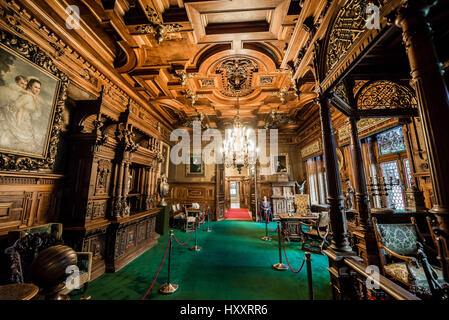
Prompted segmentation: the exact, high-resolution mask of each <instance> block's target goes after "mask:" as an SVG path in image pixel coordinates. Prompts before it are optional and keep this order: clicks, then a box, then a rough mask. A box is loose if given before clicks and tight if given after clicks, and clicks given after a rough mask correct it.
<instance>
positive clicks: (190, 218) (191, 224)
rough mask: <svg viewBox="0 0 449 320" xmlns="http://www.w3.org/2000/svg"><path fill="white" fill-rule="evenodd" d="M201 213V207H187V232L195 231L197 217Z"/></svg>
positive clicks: (185, 229)
mask: <svg viewBox="0 0 449 320" xmlns="http://www.w3.org/2000/svg"><path fill="white" fill-rule="evenodd" d="M200 213H201V210H200V209H194V208H185V215H186V219H185V228H184V231H185V232H190V231H194V230H195V228H196V221H197V218H199V215H200Z"/></svg>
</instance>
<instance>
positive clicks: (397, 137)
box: [377, 127, 405, 155]
mask: <svg viewBox="0 0 449 320" xmlns="http://www.w3.org/2000/svg"><path fill="white" fill-rule="evenodd" d="M377 145H378V147H379V154H380V155H384V154H389V153H393V152H399V151H403V150H405V141H404V132H402V127H396V128H393V129H390V130H388V131H385V132H382V133H379V134H378V135H377Z"/></svg>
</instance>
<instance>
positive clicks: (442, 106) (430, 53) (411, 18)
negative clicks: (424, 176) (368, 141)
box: [396, 0, 449, 280]
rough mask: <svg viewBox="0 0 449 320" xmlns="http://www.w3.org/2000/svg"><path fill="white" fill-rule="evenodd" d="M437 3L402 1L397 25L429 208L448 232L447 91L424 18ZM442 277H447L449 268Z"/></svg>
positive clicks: (448, 115)
mask: <svg viewBox="0 0 449 320" xmlns="http://www.w3.org/2000/svg"><path fill="white" fill-rule="evenodd" d="M437 2H438V1H435V0H432V1H429V0H427V1H423V0H408V1H404V2H403V5H402V7H401V8H400V9H399V13H398V16H397V19H396V24H397V26H399V27H400V28H402V32H403V40H404V44H405V47H406V50H407V54H408V59H409V62H410V68H411V74H412V77H413V81H414V84H415V87H416V93H417V98H418V108H419V113H420V117H421V120H422V126H423V131H424V137H425V143H426V148H427V152H428V159H429V167H430V173H431V177H432V186H433V192H434V206H433V208H432V209H431V210H430V211H431V212H432V213H434V214H435V216H436V218H437V220H438V223H439V229H440V230H442V231H443V232H444V233H445V234H446V235H449V144H448V143H447V141H449V130H448V127H447V119H449V93H448V89H447V86H446V83H445V81H444V79H443V76H442V74H441V68H440V64H439V60H438V57H437V53H436V49H435V46H434V43H433V39H432V32H431V28H430V26H429V24H428V23H427V20H426V16H427V14H428V12H429V9H430V8H431V7H432V6H434V5H435V4H437ZM446 241H448V239H447V238H446ZM448 247H449V246H448ZM440 254H441V253H440ZM442 254H444V257H443V258H442V259H445V260H446V261H447V262H449V252H447V251H446V252H444V253H442ZM445 278H446V280H449V279H447V278H449V272H448V270H446V272H445Z"/></svg>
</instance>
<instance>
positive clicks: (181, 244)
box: [173, 231, 193, 246]
mask: <svg viewBox="0 0 449 320" xmlns="http://www.w3.org/2000/svg"><path fill="white" fill-rule="evenodd" d="M192 233H193V231H190V235H189V237H188V238H187V241H186V242H184V243H180V242H179V241H178V239H176V236H175V235H174V234H173V237H174V238H175V241H176V242H177V243H178V244H179V245H180V246H184V245H186V243H187V242H189V240H190V237H191V236H192Z"/></svg>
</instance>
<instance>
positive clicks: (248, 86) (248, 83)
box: [216, 58, 259, 97]
mask: <svg viewBox="0 0 449 320" xmlns="http://www.w3.org/2000/svg"><path fill="white" fill-rule="evenodd" d="M258 69H259V68H258V65H257V63H256V62H255V61H253V60H250V59H248V58H231V59H226V60H225V61H223V62H222V63H221V64H220V65H219V66H218V67H217V69H216V73H217V74H221V76H222V90H220V92H221V93H222V94H224V95H226V96H228V97H244V96H247V95H249V94H251V93H252V92H253V91H254V89H253V88H252V82H253V73H254V72H257V71H258Z"/></svg>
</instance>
